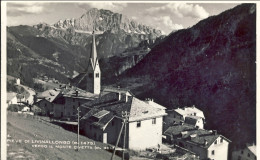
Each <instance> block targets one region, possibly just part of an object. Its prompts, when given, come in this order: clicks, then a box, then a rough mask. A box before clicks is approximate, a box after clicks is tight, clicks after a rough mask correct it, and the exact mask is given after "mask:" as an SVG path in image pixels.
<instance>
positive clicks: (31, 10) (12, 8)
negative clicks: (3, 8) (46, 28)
mask: <svg viewBox="0 0 260 160" xmlns="http://www.w3.org/2000/svg"><path fill="white" fill-rule="evenodd" d="M46 5H47V4H46V3H38V2H9V3H7V16H13V17H18V16H22V15H25V14H40V13H43V12H47V10H46Z"/></svg>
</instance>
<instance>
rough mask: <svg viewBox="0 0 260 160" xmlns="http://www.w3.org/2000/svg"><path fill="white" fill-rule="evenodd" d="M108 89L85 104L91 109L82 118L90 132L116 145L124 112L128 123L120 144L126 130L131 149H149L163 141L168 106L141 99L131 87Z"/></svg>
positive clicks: (82, 122)
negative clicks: (163, 125) (130, 89)
mask: <svg viewBox="0 0 260 160" xmlns="http://www.w3.org/2000/svg"><path fill="white" fill-rule="evenodd" d="M108 90H110V91H111V92H108ZM106 91H107V92H108V93H107V94H104V92H103V96H101V97H100V98H98V99H96V100H94V101H90V102H88V103H85V104H83V105H82V106H81V108H87V109H88V110H89V111H88V112H87V113H86V114H85V115H84V116H83V117H82V118H81V121H80V126H81V129H82V130H84V133H85V135H86V136H88V137H90V138H92V139H94V140H98V141H101V142H103V143H109V144H112V145H115V144H116V140H117V138H118V136H119V131H120V129H121V127H122V121H123V119H124V113H127V114H128V115H129V117H128V123H127V124H126V130H125V132H122V134H121V136H120V140H119V146H121V147H122V146H123V137H124V134H125V133H126V134H125V138H126V143H125V146H126V148H129V149H133V150H145V149H146V148H152V147H154V148H157V147H158V146H160V145H161V144H162V123H163V121H162V117H163V116H165V115H166V112H165V109H166V108H165V107H163V106H161V105H159V104H157V103H155V102H152V101H149V102H148V101H142V100H139V99H137V98H136V97H134V96H133V95H132V94H131V92H129V91H125V90H121V91H120V90H119V89H105V92H106Z"/></svg>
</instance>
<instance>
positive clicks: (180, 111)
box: [164, 106, 205, 130]
mask: <svg viewBox="0 0 260 160" xmlns="http://www.w3.org/2000/svg"><path fill="white" fill-rule="evenodd" d="M167 113H168V115H167V116H166V117H164V130H166V129H167V128H168V127H170V126H171V125H173V124H175V123H179V122H184V121H185V123H188V124H191V125H194V126H197V127H198V128H201V129H203V128H204V123H205V117H204V114H203V112H202V111H201V110H199V109H198V108H196V107H195V106H192V107H183V108H177V109H174V110H168V111H167Z"/></svg>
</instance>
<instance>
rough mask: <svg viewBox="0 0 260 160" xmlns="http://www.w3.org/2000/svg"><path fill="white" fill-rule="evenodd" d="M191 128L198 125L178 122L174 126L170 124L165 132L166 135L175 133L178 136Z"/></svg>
mask: <svg viewBox="0 0 260 160" xmlns="http://www.w3.org/2000/svg"><path fill="white" fill-rule="evenodd" d="M191 129H196V127H194V126H192V125H188V124H185V123H184V124H182V125H180V124H176V125H173V126H170V127H169V128H168V129H166V131H165V132H164V134H165V135H174V136H177V135H178V134H180V133H181V132H183V131H188V130H191Z"/></svg>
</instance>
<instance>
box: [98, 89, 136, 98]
mask: <svg viewBox="0 0 260 160" xmlns="http://www.w3.org/2000/svg"><path fill="white" fill-rule="evenodd" d="M111 92H115V93H123V94H129V95H131V96H134V94H133V93H132V92H131V91H130V90H129V89H127V88H115V87H105V88H104V89H103V90H102V94H106V93H111Z"/></svg>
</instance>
